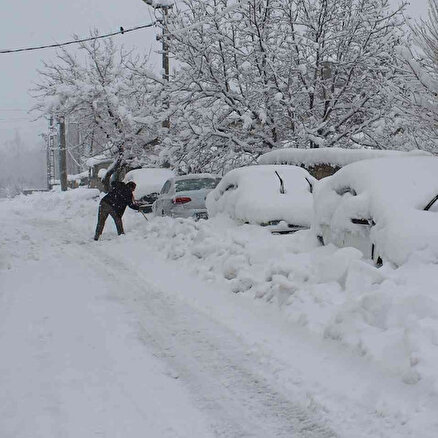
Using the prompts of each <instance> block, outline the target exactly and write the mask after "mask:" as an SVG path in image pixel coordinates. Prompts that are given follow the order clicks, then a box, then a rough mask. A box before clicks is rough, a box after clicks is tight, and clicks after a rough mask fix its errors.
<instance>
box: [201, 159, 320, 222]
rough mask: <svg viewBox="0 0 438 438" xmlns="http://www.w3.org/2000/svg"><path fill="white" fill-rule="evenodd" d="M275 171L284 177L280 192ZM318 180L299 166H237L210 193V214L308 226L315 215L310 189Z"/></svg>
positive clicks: (241, 220) (249, 220)
mask: <svg viewBox="0 0 438 438" xmlns="http://www.w3.org/2000/svg"><path fill="white" fill-rule="evenodd" d="M276 172H277V173H278V175H280V177H281V179H282V180H283V188H284V193H281V183H280V179H279V177H278V176H277V174H276ZM315 181H316V180H315V179H314V178H313V177H312V176H311V175H310V174H309V173H308V172H307V171H306V170H304V169H302V168H300V167H296V166H275V165H271V166H269V165H267V166H248V167H241V168H238V169H234V170H232V171H230V172H228V173H227V174H226V175H225V176H224V177H223V178H222V180H221V182H220V183H219V184H218V185H217V187H216V188H215V189H214V190H213V191H212V192H210V194H209V195H208V197H207V201H206V206H207V209H208V214H209V216H210V217H213V216H216V215H218V214H225V215H227V216H229V217H231V218H232V219H237V220H239V221H240V222H249V223H254V224H261V223H267V222H270V221H277V220H280V221H285V222H287V223H288V224H293V225H298V226H303V227H306V226H307V227H309V226H310V224H311V221H312V215H313V197H312V193H311V190H312V186H313V184H315ZM311 185H312V186H311Z"/></svg>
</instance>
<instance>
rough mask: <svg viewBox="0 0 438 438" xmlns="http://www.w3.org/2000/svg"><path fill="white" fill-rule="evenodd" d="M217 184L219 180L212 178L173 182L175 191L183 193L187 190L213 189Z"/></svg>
mask: <svg viewBox="0 0 438 438" xmlns="http://www.w3.org/2000/svg"><path fill="white" fill-rule="evenodd" d="M218 183H219V179H213V178H196V179H195V178H193V179H182V180H179V181H176V182H175V191H177V192H185V191H189V190H201V189H214V188H215V187H216V186H217V185H218Z"/></svg>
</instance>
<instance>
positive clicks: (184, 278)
mask: <svg viewBox="0 0 438 438" xmlns="http://www.w3.org/2000/svg"><path fill="white" fill-rule="evenodd" d="M18 205H19V204H10V203H7V204H6V203H0V219H1V223H2V227H3V231H4V235H3V237H2V250H1V253H0V436H1V437H2V438H3V437H4V438H9V437H14V438H36V437H38V438H39V437H41V438H42V437H44V438H52V437H53V438H58V437H72V438H73V437H75V438H76V437H81V438H82V437H84V438H87V437H96V436H102V437H108V438H113V437H114V438H115V437H129V438H131V437H133V438H135V437H148V438H149V437H150V438H161V437H236V438H237V437H263V438H269V437H297V438H300V437H309V438H310V437H346V438H347V437H348V438H360V437H364V438H365V437H368V438H369V437H373V438H376V437H385V438H388V437H394V438H395V437H410V436H415V437H416V438H418V437H422V438H423V437H424V438H426V437H427V438H429V437H430V438H432V437H434V436H436V434H437V431H438V428H437V424H436V420H434V412H435V411H434V409H435V408H436V406H437V405H436V400H431V399H430V398H426V397H423V396H424V387H422V386H421V385H416V386H408V385H405V384H403V383H402V382H400V381H399V380H398V379H397V378H396V377H394V376H393V375H391V374H390V373H386V372H385V371H382V370H381V369H380V368H377V367H376V366H375V365H374V364H372V363H369V362H367V361H365V360H363V359H362V358H360V357H358V356H356V355H354V354H351V353H350V352H348V351H346V350H345V349H343V348H342V347H341V346H340V345H339V344H337V343H334V342H331V341H328V340H325V341H321V340H320V339H319V338H317V337H314V336H312V335H311V333H309V332H307V331H306V330H303V329H302V328H300V327H299V326H297V325H296V324H294V323H293V322H291V321H289V320H288V319H287V318H284V317H282V315H281V314H280V313H279V311H278V309H277V308H276V307H275V306H267V305H266V304H265V303H262V302H259V301H254V300H253V299H252V298H250V297H249V296H245V295H235V294H230V293H229V291H228V290H227V288H226V287H225V284H223V283H221V282H220V281H210V282H206V281H204V280H202V279H200V278H196V277H195V276H194V275H193V274H191V273H190V272H187V270H186V269H185V267H184V266H183V265H181V264H178V263H177V262H176V261H169V260H168V259H166V258H165V257H164V256H163V254H161V253H160V251H158V250H157V249H151V247H150V246H149V245H148V244H147V243H146V242H145V241H144V240H143V241H142V240H141V239H138V238H136V239H134V238H133V237H134V236H133V235H131V236H130V235H129V233H128V235H127V236H122V237H121V238H116V239H114V240H105V239H104V240H103V241H101V242H98V243H96V242H93V241H90V240H89V236H91V234H92V233H91V231H92V227H93V226H94V223H89V224H88V225H87V226H83V225H84V224H85V223H86V222H87V220H88V222H90V221H89V219H90V218H89V217H88V216H86V215H85V216H84V220H83V222H81V220H80V215H81V212H82V209H89V208H91V207H93V208H94V204H93V205H92V204H91V203H90V204H89V205H88V204H87V205H85V204H84V205H80V204H78V205H75V206H74V208H73V210H74V212H75V213H76V214H78V217H79V218H78V220H76V221H71V220H70V213H71V212H69V211H67V212H66V215H65V216H60V215H59V214H55V213H54V214H52V215H50V209H49V211H48V214H41V212H40V211H36V212H34V211H33V210H32V209H21V207H19V206H18ZM6 207H7V208H6ZM84 211H85V210H84ZM87 211H88V210H87ZM93 213H94V210H93ZM131 217H132V218H135V220H138V221H143V219H142V218H141V217H139V216H137V217H136V216H134V215H133V216H131ZM132 221H133V223H134V219H132ZM128 222H129V219H128ZM86 233H88V234H86ZM136 237H138V236H136ZM400 400H402V401H400ZM414 411H415V415H414ZM420 428H421V429H420Z"/></svg>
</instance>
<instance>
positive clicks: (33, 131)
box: [0, 0, 427, 159]
mask: <svg viewBox="0 0 438 438" xmlns="http://www.w3.org/2000/svg"><path fill="white" fill-rule="evenodd" d="M0 1H1V4H2V6H3V7H2V8H1V10H2V12H1V15H0V45H1V47H0V49H11V48H21V47H28V46H35V45H43V44H52V43H55V42H63V41H67V40H70V39H71V37H72V35H73V34H77V35H79V36H87V35H88V33H89V30H90V29H92V28H97V29H98V30H99V32H100V33H101V34H104V33H110V32H114V31H116V30H118V29H119V27H120V26H123V27H124V28H130V27H134V26H137V25H141V24H146V23H149V22H150V21H151V20H152V16H151V9H150V8H149V7H148V6H147V5H146V4H145V3H143V1H142V0H74V1H62V0H38V1H35V0H14V1H8V0H0ZM392 1H393V3H394V4H398V3H399V1H398V0H392ZM426 11H427V0H412V1H411V5H410V6H409V8H408V14H409V15H411V16H413V17H420V16H421V15H423V16H425V15H426ZM115 38H116V40H117V42H119V41H120V42H123V43H124V45H125V46H126V47H129V48H131V47H136V48H137V49H139V50H142V51H146V52H150V51H151V50H152V51H154V50H158V45H157V43H156V42H155V31H154V30H149V29H146V30H140V31H138V32H132V33H130V34H125V35H123V36H122V35H120V36H117V37H115ZM54 55H55V50H54V49H49V50H40V51H35V52H23V53H17V54H0V72H1V73H0V75H1V76H0V78H1V81H0V148H1V144H2V143H3V141H4V140H6V139H9V138H12V137H13V136H14V135H15V131H16V130H17V129H18V130H19V132H20V135H21V137H22V138H23V140H24V141H25V142H26V143H27V144H29V145H31V144H35V145H37V144H38V143H39V137H38V134H39V133H41V132H45V130H46V125H45V123H43V122H42V121H39V122H31V120H32V117H33V116H32V115H29V114H27V112H28V110H29V109H30V107H31V106H32V105H33V101H32V98H31V97H30V95H29V89H30V88H32V86H33V84H34V83H35V81H37V79H38V74H37V71H36V70H37V68H40V67H41V61H42V60H43V59H44V60H50V59H53V58H54ZM152 60H153V62H154V63H156V65H157V69H158V68H159V67H158V64H159V56H157V55H155V56H153V58H152ZM0 153H1V150H0ZM0 159H1V156H0Z"/></svg>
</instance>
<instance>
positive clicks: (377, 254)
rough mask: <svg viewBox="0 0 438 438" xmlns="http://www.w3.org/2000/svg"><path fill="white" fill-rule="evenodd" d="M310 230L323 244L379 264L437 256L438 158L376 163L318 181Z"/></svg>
mask: <svg viewBox="0 0 438 438" xmlns="http://www.w3.org/2000/svg"><path fill="white" fill-rule="evenodd" d="M314 199H315V201H314V206H315V222H314V231H315V233H316V235H317V236H318V238H319V239H320V241H321V242H322V243H323V244H328V243H333V244H335V245H336V246H339V247H345V246H352V247H355V248H357V249H359V250H360V251H362V253H363V254H364V256H365V257H366V258H370V259H372V260H374V262H375V263H377V264H381V263H382V262H385V261H390V262H392V263H394V264H395V265H398V266H399V265H401V264H402V263H404V262H405V261H406V260H407V259H408V258H409V256H410V255H411V254H412V253H414V252H415V251H421V250H430V251H432V252H435V253H437V255H438V201H437V199H438V158H437V157H433V156H431V157H404V158H379V159H373V160H365V161H361V162H357V163H353V164H350V165H348V166H345V167H344V168H342V169H341V170H339V171H338V172H337V173H336V174H334V175H333V176H330V177H328V178H325V179H323V180H321V181H320V182H319V184H318V185H317V187H316V190H315V193H314Z"/></svg>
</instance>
